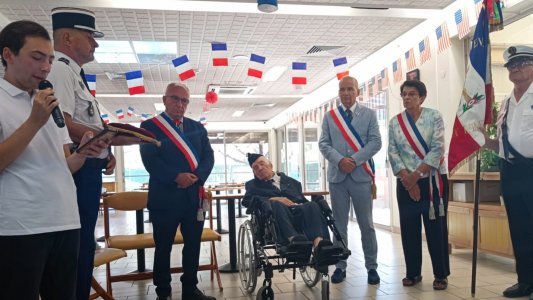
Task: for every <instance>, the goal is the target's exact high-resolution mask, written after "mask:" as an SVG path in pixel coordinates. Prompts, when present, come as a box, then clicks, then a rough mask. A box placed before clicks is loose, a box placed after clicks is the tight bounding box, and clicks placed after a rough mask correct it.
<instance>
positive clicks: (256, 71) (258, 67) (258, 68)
mask: <svg viewBox="0 0 533 300" xmlns="http://www.w3.org/2000/svg"><path fill="white" fill-rule="evenodd" d="M265 61H266V57H264V56H261V55H257V54H253V53H252V54H251V55H250V65H249V66H248V76H251V77H256V78H259V79H261V78H262V77H263V70H264V69H265Z"/></svg>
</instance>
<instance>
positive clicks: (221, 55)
mask: <svg viewBox="0 0 533 300" xmlns="http://www.w3.org/2000/svg"><path fill="white" fill-rule="evenodd" d="M211 51H212V52H213V66H215V67H227V66H228V45H227V44H226V43H211Z"/></svg>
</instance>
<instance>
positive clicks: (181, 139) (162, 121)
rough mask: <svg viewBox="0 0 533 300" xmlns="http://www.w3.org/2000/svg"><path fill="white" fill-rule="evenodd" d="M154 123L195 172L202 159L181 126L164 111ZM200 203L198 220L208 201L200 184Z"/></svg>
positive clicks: (154, 119)
mask: <svg viewBox="0 0 533 300" xmlns="http://www.w3.org/2000/svg"><path fill="white" fill-rule="evenodd" d="M152 120H153V121H154V124H155V125H156V126H157V127H159V129H161V131H162V132H163V133H164V134H165V135H166V136H167V137H168V138H169V139H170V140H171V141H172V143H173V144H174V145H175V146H176V147H177V148H178V149H179V150H180V151H181V153H183V155H184V156H185V159H187V162H188V163H189V168H190V169H191V172H194V170H196V168H197V167H198V161H200V155H199V154H198V152H197V151H196V149H195V148H194V146H193V145H192V144H191V143H190V142H189V141H188V140H187V138H186V137H185V135H184V134H183V132H181V130H180V129H179V127H178V126H177V125H176V124H175V123H174V122H173V121H172V119H170V117H169V116H168V115H166V114H164V113H162V114H160V115H158V116H156V117H154V118H153V119H152ZM198 195H199V203H198V216H197V218H198V221H203V219H202V220H200V213H201V215H202V217H203V212H204V211H206V208H205V207H204V206H205V205H204V204H205V203H206V201H204V199H206V195H205V189H204V187H203V186H200V188H199V190H198Z"/></svg>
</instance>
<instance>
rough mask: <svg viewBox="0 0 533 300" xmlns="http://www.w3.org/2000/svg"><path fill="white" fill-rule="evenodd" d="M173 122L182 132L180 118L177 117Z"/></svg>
mask: <svg viewBox="0 0 533 300" xmlns="http://www.w3.org/2000/svg"><path fill="white" fill-rule="evenodd" d="M174 123H176V126H178V128H179V129H180V131H182V132H183V123H181V120H180V119H177V120H175V121H174Z"/></svg>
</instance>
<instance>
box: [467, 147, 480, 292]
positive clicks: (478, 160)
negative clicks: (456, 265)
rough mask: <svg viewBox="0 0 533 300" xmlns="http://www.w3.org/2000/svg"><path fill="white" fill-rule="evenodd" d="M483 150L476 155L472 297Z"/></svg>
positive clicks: (474, 283) (475, 266)
mask: <svg viewBox="0 0 533 300" xmlns="http://www.w3.org/2000/svg"><path fill="white" fill-rule="evenodd" d="M481 151H482V150H479V151H478V152H477V155H476V181H475V183H474V184H475V190H474V220H473V222H474V223H473V224H474V226H473V233H474V236H473V238H472V241H473V245H472V282H471V288H470V293H471V295H472V297H475V296H476V269H477V241H478V231H479V230H478V229H479V183H480V181H481V178H480V177H481V171H480V170H481V167H480V165H481Z"/></svg>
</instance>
